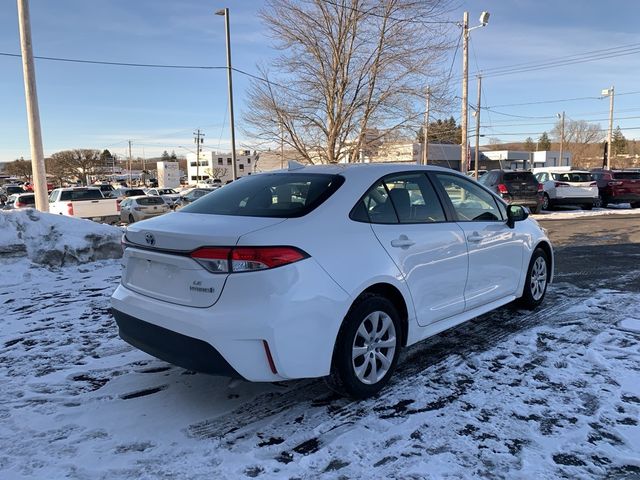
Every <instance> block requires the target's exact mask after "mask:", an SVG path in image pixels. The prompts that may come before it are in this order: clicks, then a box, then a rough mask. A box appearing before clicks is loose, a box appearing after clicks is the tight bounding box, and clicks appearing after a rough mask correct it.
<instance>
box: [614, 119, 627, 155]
mask: <svg viewBox="0 0 640 480" xmlns="http://www.w3.org/2000/svg"><path fill="white" fill-rule="evenodd" d="M611 149H612V150H613V152H612V154H613V155H618V154H621V153H627V139H626V138H625V137H624V134H623V133H622V130H621V129H620V125H618V126H617V127H616V129H615V130H614V131H613V135H612V137H611Z"/></svg>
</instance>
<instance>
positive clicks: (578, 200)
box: [551, 197, 596, 205]
mask: <svg viewBox="0 0 640 480" xmlns="http://www.w3.org/2000/svg"><path fill="white" fill-rule="evenodd" d="M595 200H596V198H594V197H560V198H553V199H551V202H552V203H553V204H554V205H593V203H594V201H595Z"/></svg>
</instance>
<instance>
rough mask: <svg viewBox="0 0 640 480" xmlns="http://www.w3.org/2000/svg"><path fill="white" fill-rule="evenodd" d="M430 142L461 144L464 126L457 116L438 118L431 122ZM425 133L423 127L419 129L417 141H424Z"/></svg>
mask: <svg viewBox="0 0 640 480" xmlns="http://www.w3.org/2000/svg"><path fill="white" fill-rule="evenodd" d="M427 135H428V136H429V143H450V144H454V145H456V144H460V142H462V127H460V125H458V124H457V123H456V120H455V118H453V117H450V118H448V119H446V120H436V121H433V122H429V130H428V132H427ZM423 139H424V133H423V130H422V128H421V129H420V130H418V132H417V136H416V141H417V142H418V143H422V141H423Z"/></svg>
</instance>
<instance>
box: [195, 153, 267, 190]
mask: <svg viewBox="0 0 640 480" xmlns="http://www.w3.org/2000/svg"><path fill="white" fill-rule="evenodd" d="M257 159H258V155H257V153H256V152H253V153H251V151H250V150H243V151H241V152H238V153H236V165H237V177H238V178H240V177H244V176H245V175H251V174H252V173H254V172H255V165H256V160H257ZM187 177H188V181H189V183H190V184H193V183H197V182H201V181H203V180H208V179H214V178H219V179H220V180H221V181H222V183H225V182H227V181H229V180H233V170H232V168H231V153H230V152H228V153H227V152H225V153H222V152H200V162H197V161H196V154H195V153H189V154H187Z"/></svg>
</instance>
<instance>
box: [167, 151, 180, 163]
mask: <svg viewBox="0 0 640 480" xmlns="http://www.w3.org/2000/svg"><path fill="white" fill-rule="evenodd" d="M169 158H170V159H171V161H172V162H175V161H177V160H178V156H177V155H176V151H175V150H171V156H170V157H169Z"/></svg>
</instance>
